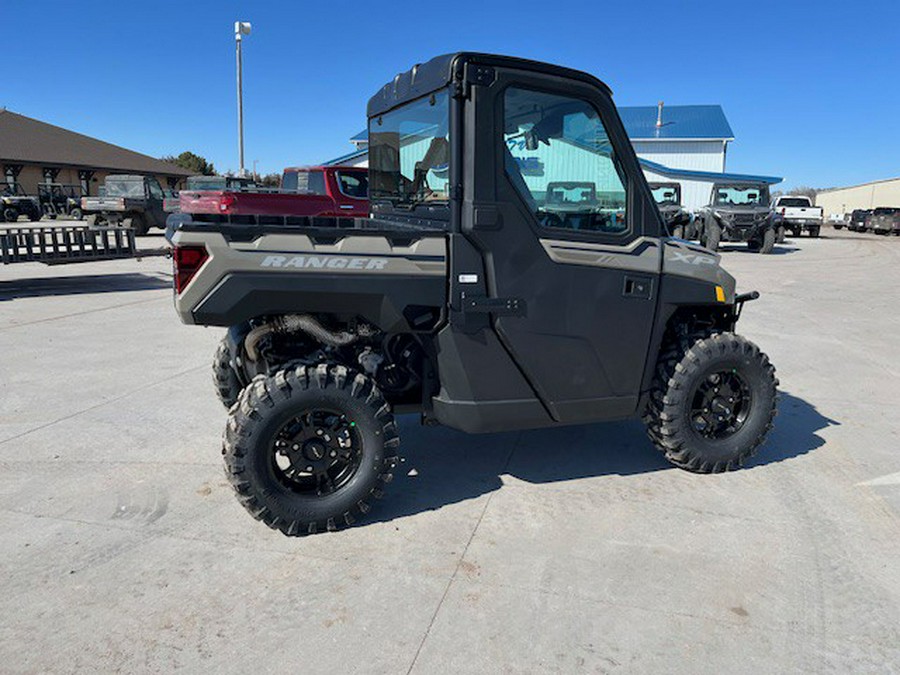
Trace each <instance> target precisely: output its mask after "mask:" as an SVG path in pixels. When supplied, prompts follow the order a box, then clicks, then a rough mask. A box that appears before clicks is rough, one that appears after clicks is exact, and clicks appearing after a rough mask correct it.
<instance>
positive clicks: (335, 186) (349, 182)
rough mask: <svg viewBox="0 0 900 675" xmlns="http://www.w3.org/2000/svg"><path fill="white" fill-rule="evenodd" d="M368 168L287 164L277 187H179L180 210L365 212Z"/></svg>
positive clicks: (277, 213)
mask: <svg viewBox="0 0 900 675" xmlns="http://www.w3.org/2000/svg"><path fill="white" fill-rule="evenodd" d="M368 192H369V175H368V169H365V168H354V167H347V166H311V167H302V168H288V169H285V170H284V173H283V174H282V177H281V189H280V190H265V189H262V188H258V189H255V190H228V189H225V190H203V191H196V190H183V191H182V192H181V193H180V195H179V203H180V210H181V212H182V213H187V214H206V215H212V214H216V215H219V216H285V217H287V216H345V217H351V218H352V217H360V218H365V217H367V216H368V215H369V198H368Z"/></svg>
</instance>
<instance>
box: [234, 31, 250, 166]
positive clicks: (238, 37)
mask: <svg viewBox="0 0 900 675" xmlns="http://www.w3.org/2000/svg"><path fill="white" fill-rule="evenodd" d="M245 35H250V22H249V21H235V22H234V44H235V54H236V58H237V108H238V158H239V164H240V169H239V171H238V175H239V176H243V175H244V92H243V83H242V75H243V65H242V62H241V42H243V37H244V36H245Z"/></svg>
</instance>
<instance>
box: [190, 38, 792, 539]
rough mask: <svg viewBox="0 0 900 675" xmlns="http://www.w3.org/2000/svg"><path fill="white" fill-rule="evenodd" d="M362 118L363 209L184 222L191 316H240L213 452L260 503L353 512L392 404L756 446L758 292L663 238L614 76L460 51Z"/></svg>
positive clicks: (390, 440)
mask: <svg viewBox="0 0 900 675" xmlns="http://www.w3.org/2000/svg"><path fill="white" fill-rule="evenodd" d="M368 117H369V139H370V144H369V153H370V155H369V156H370V165H369V176H368V178H369V195H370V199H371V210H372V215H371V217H370V218H366V219H363V218H355V219H354V218H345V219H342V218H330V219H329V218H314V217H305V218H297V219H295V220H294V221H292V222H288V223H284V224H279V225H267V224H265V223H263V222H258V223H252V224H244V223H243V221H241V220H240V219H229V218H220V219H218V220H217V221H215V222H204V221H202V220H201V221H193V220H192V221H189V222H183V223H181V224H180V225H179V227H178V229H177V230H176V231H175V233H174V236H173V243H174V251H173V257H174V262H175V275H174V276H175V307H176V311H177V312H178V314H179V316H180V318H181V319H182V321H184V322H185V323H188V324H199V325H214V326H227V327H229V330H228V333H227V335H226V337H225V338H224V339H223V341H222V343H221V345H220V346H219V349H218V352H217V354H216V356H215V359H214V364H213V373H214V380H215V384H216V387H217V390H218V393H219V396H220V398H221V399H222V401H223V402H224V403H225V405H226V406H228V407H229V412H228V423H227V425H226V431H225V438H224V450H223V452H224V459H225V466H226V471H227V474H228V476H229V477H230V480H231V483H232V485H233V487H234V489H235V491H236V493H237V496H238V499H239V500H240V501H241V502H242V503H243V505H244V506H245V507H246V508H247V510H248V511H249V512H250V513H251V514H252V515H253V516H254V517H255V518H257V519H259V520H262V521H264V522H265V523H266V524H267V525H269V526H270V527H273V528H276V529H279V530H281V531H282V532H284V533H286V534H288V535H297V534H306V533H313V532H317V531H322V530H332V529H335V528H339V527H342V526H345V525H348V524H351V523H353V522H354V520H356V519H357V518H359V517H360V516H362V515H364V514H366V513H367V512H368V511H369V510H370V507H371V505H372V500H373V499H375V498H378V497H380V496H381V495H382V492H383V489H384V487H385V484H386V483H388V481H389V480H390V478H391V475H392V467H393V466H394V463H395V461H396V457H397V449H398V445H399V438H398V431H397V425H396V424H395V422H394V415H395V414H401V413H418V414H419V415H421V419H422V421H423V422H424V423H426V424H432V423H434V424H443V425H446V426H449V427H453V428H455V429H460V430H463V431H467V432H491V431H506V430H514V429H530V428H537V427H555V426H560V425H567V424H584V423H592V422H598V421H602V420H612V419H620V418H627V417H631V416H635V415H638V416H643V418H644V420H645V422H646V424H647V428H648V431H649V436H650V439H651V440H652V442H653V443H654V444H655V445H656V447H657V448H658V449H659V450H660V451H661V452H662V453H663V454H664V455H665V456H666V457H667V458H668V459H669V460H670V461H671V462H672V463H673V464H675V465H677V466H679V467H683V468H685V469H688V470H691V471H696V472H718V471H726V470H729V469H735V468H737V467H738V466H740V465H741V463H742V462H743V461H744V460H745V459H746V458H748V457H749V456H750V455H751V454H753V452H754V451H755V450H756V449H757V447H758V446H759V445H760V443H761V442H762V441H763V439H764V437H765V436H766V433H767V432H768V430H769V429H770V427H771V425H772V420H773V416H774V414H775V398H776V385H777V381H776V380H775V375H774V368H773V367H772V365H771V364H770V363H769V360H768V358H767V357H766V356H765V355H764V354H763V353H762V352H761V351H760V350H759V348H758V347H757V346H756V345H754V344H753V343H751V342H749V341H748V340H746V339H744V338H743V337H741V336H739V335H737V334H735V333H734V328H735V323H736V321H737V320H738V317H739V316H740V313H741V309H742V307H743V305H744V302H745V301H747V300H749V299H752V298H754V297H756V296H757V295H758V294H756V293H747V294H743V295H736V294H735V280H734V278H733V277H732V276H731V275H729V274H728V273H727V272H725V271H724V270H723V269H722V268H721V267H720V266H719V257H718V256H717V255H716V254H715V253H712V252H710V251H708V250H706V249H704V248H701V247H699V246H697V245H694V244H691V243H689V242H685V241H682V240H679V239H673V238H669V237H668V236H666V230H665V223H664V222H663V219H662V217H661V216H660V213H659V209H657V207H656V204H655V203H654V201H653V198H652V196H651V194H650V190H649V188H648V186H647V182H646V180H645V179H644V174H643V172H642V170H641V167H640V166H639V165H638V162H637V159H636V157H635V153H634V150H633V149H632V147H631V144H630V142H629V140H628V137H627V135H626V133H625V129H624V127H623V125H622V122H621V120H620V119H619V116H618V114H617V112H616V108H615V106H614V104H613V100H612V96H611V93H610V90H609V88H607V86H606V85H605V84H603V83H602V82H600V81H599V80H597V79H596V78H594V77H593V76H591V75H588V74H585V73H582V72H578V71H575V70H569V69H567V68H562V67H557V66H552V65H547V64H543V63H536V62H532V61H526V60H522V59H516V58H510V57H502V56H490V55H484V54H472V53H458V54H452V55H447V56H440V57H437V58H435V59H432V60H431V61H429V62H427V63H424V64H420V65H417V66H415V67H414V68H412V69H411V70H409V71H407V72H405V73H401V74H399V75H397V76H396V77H395V78H394V79H393V80H392V81H391V82H389V83H388V84H387V85H385V87H384V88H383V89H381V90H380V91H379V92H378V93H377V94H376V95H375V96H374V97H373V98H372V99H371V100H370V101H369V104H368ZM525 167H527V169H526V168H525ZM559 184H565V185H572V184H592V185H593V186H594V188H593V195H592V196H591V197H590V202H591V205H590V208H585V209H578V210H575V211H571V212H570V211H569V210H561V209H559V208H557V207H558V204H557V202H556V199H557V198H556V196H555V190H556V189H557V187H558V186H559ZM565 189H569V188H565ZM578 189H579V190H581V189H588V190H590V188H578ZM551 216H552V217H551ZM564 452H565V449H564V448H554V447H552V446H551V447H548V448H547V461H548V462H552V461H554V458H553V457H554V455H555V454H557V453H564ZM448 479H450V480H452V477H448Z"/></svg>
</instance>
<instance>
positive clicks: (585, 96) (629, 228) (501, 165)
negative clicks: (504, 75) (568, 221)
mask: <svg viewBox="0 0 900 675" xmlns="http://www.w3.org/2000/svg"><path fill="white" fill-rule="evenodd" d="M542 82H543V81H542ZM509 89H520V90H525V91H531V92H536V93H540V94H549V95H551V96H559V97H565V98H569V99H571V100H573V101H578V102H581V103H584V104H586V105H589V106H590V107H591V108H593V109H594V110H595V111H596V113H597V117H598V119H599V120H600V123H601V124H602V125H603V130H604V132H605V133H606V137H607V138H608V139H609V143H610V146H611V147H612V150H613V152H612V155H611V156H610V159H611V161H612V162H613V166H614V167H615V170H616V174H617V175H618V177H619V180H620V181H621V182H622V187H623V188H624V190H625V229H624V230H622V231H621V232H599V231H590V230H576V229H573V228H567V227H548V226H546V225H543V224H541V222H540V221H539V220H538V217H537V214H536V213H535V212H534V211H532V210H531V208H529V206H528V203H527V202H526V200H525V197H524V195H522V194H521V193H520V192H519V190H518V189H517V188H516V186H515V183H514V181H513V180H512V178H511V177H510V175H509V173H508V172H507V171H506V162H505V155H504V153H505V151H506V139H505V136H506V133H505V126H506V93H507V91H508V90H509ZM579 89H580V88H579V87H570V88H565V89H564V88H561V87H560V88H557V87H552V86H546V85H544V86H542V84H532V83H531V82H528V81H527V77H516V78H515V80H513V81H511V82H508V83H506V84H504V86H503V87H502V88H501V89H499V90H498V92H497V97H498V99H499V102H500V105H499V106H498V107H499V111H500V112H499V116H498V118H497V119H498V122H499V125H498V127H497V128H496V129H495V133H494V136H495V139H496V152H497V160H496V161H497V165H496V166H497V167H498V169H499V171H498V175H501V176H502V177H503V179H504V180H506V181H507V182H508V183H509V186H510V188H512V192H513V193H515V195H516V196H517V198H518V205H519V206H520V207H521V209H522V210H523V211H525V212H527V213H528V214H529V218H528V223H529V225H530V226H531V229H532V230H533V231H534V232H535V234H536V235H537V237H538V239H564V240H571V241H585V242H590V243H605V244H611V245H622V244H628V243H630V242H631V241H633V240H634V239H636V238H637V237H639V236H642V235H643V233H641V232H638V228H637V227H636V223H637V220H636V216H635V213H634V212H635V209H636V208H637V206H638V202H637V200H636V198H635V192H636V190H635V186H634V184H633V180H632V179H631V177H630V176H629V174H628V172H627V171H625V167H624V166H623V164H622V161H621V159H620V157H619V152H618V148H617V147H616V146H617V143H616V140H615V139H614V137H613V135H612V134H610V131H609V126H610V125H609V114H608V112H607V111H605V110H604V106H600V105H597V101H596V100H595V99H594V98H593V97H591V96H590V95H589V94H590V93H591V92H590V91H587V92H583V91H579ZM610 103H611V101H610ZM549 182H553V181H549ZM549 182H548V183H549ZM651 200H652V197H651Z"/></svg>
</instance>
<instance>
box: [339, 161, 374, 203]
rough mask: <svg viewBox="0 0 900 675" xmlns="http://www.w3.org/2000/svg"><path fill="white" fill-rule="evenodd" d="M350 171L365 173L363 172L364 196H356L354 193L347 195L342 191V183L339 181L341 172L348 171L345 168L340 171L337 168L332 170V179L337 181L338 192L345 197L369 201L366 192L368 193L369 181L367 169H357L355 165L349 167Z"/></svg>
mask: <svg viewBox="0 0 900 675" xmlns="http://www.w3.org/2000/svg"><path fill="white" fill-rule="evenodd" d="M351 171H353V172H354V173H365V174H366V196H365V197H356V196H354V195H349V194H347V193H346V192H344V186H343V184H342V183H341V174H342V173H350V172H349V171H347V170H346V169H345V170H343V171H342V170H341V169H337V170H336V171H335V172H334V181H335V182H336V183H337V188H338V192H340V193H341V195H343V196H344V197H346V198H347V199H355V200H357V201H361V202H366V201H369V196H368V193H369V187H368V182H369V178H368V171H363V170H361V169H358V168H355V167H351Z"/></svg>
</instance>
